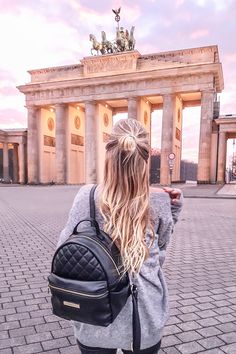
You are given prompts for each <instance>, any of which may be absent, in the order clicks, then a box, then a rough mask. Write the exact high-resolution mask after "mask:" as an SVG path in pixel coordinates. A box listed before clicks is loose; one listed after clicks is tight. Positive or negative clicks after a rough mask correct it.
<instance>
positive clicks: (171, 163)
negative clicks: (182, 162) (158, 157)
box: [168, 152, 175, 186]
mask: <svg viewBox="0 0 236 354" xmlns="http://www.w3.org/2000/svg"><path fill="white" fill-rule="evenodd" d="M174 161H175V154H174V153H173V152H171V153H170V154H169V155H168V164H169V173H170V186H171V184H172V174H173V168H174Z"/></svg>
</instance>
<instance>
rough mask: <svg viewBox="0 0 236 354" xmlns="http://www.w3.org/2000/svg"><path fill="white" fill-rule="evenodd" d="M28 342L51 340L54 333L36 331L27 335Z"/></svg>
mask: <svg viewBox="0 0 236 354" xmlns="http://www.w3.org/2000/svg"><path fill="white" fill-rule="evenodd" d="M25 339H26V342H27V343H29V344H30V343H36V342H42V341H45V340H50V339H53V337H52V335H51V333H50V332H41V333H36V332H35V334H31V335H27V336H26V337H25Z"/></svg>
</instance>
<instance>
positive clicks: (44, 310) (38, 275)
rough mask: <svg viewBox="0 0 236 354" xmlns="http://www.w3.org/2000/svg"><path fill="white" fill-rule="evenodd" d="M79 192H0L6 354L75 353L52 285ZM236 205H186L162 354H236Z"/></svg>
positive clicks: (1, 332)
mask: <svg viewBox="0 0 236 354" xmlns="http://www.w3.org/2000/svg"><path fill="white" fill-rule="evenodd" d="M77 189H78V187H75V186H73V187H72V186H53V187H50V186H48V187H39V186H35V187H29V186H24V187H20V186H19V187H11V188H8V187H6V188H1V189H0V243H1V248H0V278H1V281H0V292H1V295H0V353H1V354H9V353H14V354H21V353H23V354H30V353H42V352H45V353H51V354H56V353H60V354H76V353H78V349H77V347H76V346H75V341H74V338H73V333H72V330H71V328H70V324H69V322H67V321H60V320H59V319H58V318H57V317H55V316H53V315H52V313H51V305H50V296H49V293H48V290H47V282H46V278H47V275H48V273H49V270H50V262H51V257H52V254H53V252H54V249H55V242H56V239H57V236H58V234H59V232H60V231H61V229H62V228H63V226H64V224H65V222H66V220H67V215H68V211H69V209H70V207H71V204H72V200H73V198H74V196H75V194H76V191H77ZM235 229H236V202H235V200H233V199H228V200H227V199H204V198H200V199H196V198H195V199H192V198H186V199H185V205H184V209H183V212H182V214H181V217H180V220H179V222H178V224H177V226H176V228H175V233H174V236H173V238H172V241H171V244H170V246H169V249H168V257H167V261H166V264H165V274H166V278H167V281H168V286H169V290H170V299H171V317H170V320H169V322H168V325H167V326H166V329H165V336H164V338H163V342H162V350H161V351H160V354H179V353H182V354H191V353H207V354H220V353H228V354H236V282H235V279H236V262H235V259H236V239H235V238H236V234H235Z"/></svg>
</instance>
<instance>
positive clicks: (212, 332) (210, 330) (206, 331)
mask: <svg viewBox="0 0 236 354" xmlns="http://www.w3.org/2000/svg"><path fill="white" fill-rule="evenodd" d="M197 332H198V333H200V334H201V335H202V336H203V337H211V336H216V335H218V334H222V332H221V331H220V330H219V329H217V328H216V327H206V328H201V329H197Z"/></svg>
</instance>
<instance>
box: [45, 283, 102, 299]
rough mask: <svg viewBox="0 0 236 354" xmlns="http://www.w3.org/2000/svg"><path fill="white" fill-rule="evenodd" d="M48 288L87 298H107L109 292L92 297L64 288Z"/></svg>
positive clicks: (51, 286) (50, 286) (52, 286)
mask: <svg viewBox="0 0 236 354" xmlns="http://www.w3.org/2000/svg"><path fill="white" fill-rule="evenodd" d="M48 286H49V288H51V289H55V290H59V291H62V292H64V293H68V294H74V295H82V296H85V297H103V296H105V295H106V294H108V290H107V291H106V292H105V293H102V294H98V295H91V294H85V293H80V292H78V291H73V290H67V289H63V288H60V287H58V286H54V285H51V284H49V285H48Z"/></svg>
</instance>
